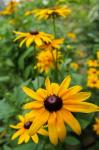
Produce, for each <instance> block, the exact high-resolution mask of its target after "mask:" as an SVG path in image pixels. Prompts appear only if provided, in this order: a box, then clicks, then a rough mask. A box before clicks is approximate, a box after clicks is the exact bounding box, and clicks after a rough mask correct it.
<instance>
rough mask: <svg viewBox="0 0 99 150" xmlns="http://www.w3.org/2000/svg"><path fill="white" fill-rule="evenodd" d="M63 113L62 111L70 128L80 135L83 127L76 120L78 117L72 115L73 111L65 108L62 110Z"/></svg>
mask: <svg viewBox="0 0 99 150" xmlns="http://www.w3.org/2000/svg"><path fill="white" fill-rule="evenodd" d="M61 113H62V116H63V119H64V121H65V123H66V124H67V125H68V126H70V128H71V129H72V130H73V131H74V132H75V133H76V134H78V135H80V134H81V127H80V124H79V122H78V121H77V120H76V118H75V117H74V116H73V115H72V113H71V112H69V111H67V110H65V109H62V110H61Z"/></svg>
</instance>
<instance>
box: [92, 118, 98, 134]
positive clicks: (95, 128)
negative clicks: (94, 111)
mask: <svg viewBox="0 0 99 150" xmlns="http://www.w3.org/2000/svg"><path fill="white" fill-rule="evenodd" d="M93 130H94V131H95V132H96V134H97V135H99V118H96V122H95V124H94V125H93Z"/></svg>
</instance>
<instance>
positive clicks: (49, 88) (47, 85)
mask: <svg viewBox="0 0 99 150" xmlns="http://www.w3.org/2000/svg"><path fill="white" fill-rule="evenodd" d="M45 87H46V90H47V94H48V95H51V93H52V88H51V83H50V80H49V78H48V77H47V78H46V80H45Z"/></svg>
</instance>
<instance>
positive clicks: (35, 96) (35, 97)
mask: <svg viewBox="0 0 99 150" xmlns="http://www.w3.org/2000/svg"><path fill="white" fill-rule="evenodd" d="M22 89H23V91H24V92H25V93H26V94H27V95H28V96H29V97H31V98H33V99H35V100H37V101H42V100H43V99H42V98H41V97H40V96H38V95H37V94H36V92H34V91H33V90H31V89H30V88H28V87H25V86H24V87H22Z"/></svg>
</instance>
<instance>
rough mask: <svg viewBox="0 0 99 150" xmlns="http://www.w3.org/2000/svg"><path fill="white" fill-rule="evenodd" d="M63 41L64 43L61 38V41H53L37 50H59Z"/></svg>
mask: <svg viewBox="0 0 99 150" xmlns="http://www.w3.org/2000/svg"><path fill="white" fill-rule="evenodd" d="M63 41H64V39H63V38H61V39H53V40H52V41H51V42H49V43H44V45H42V46H40V47H39V48H40V49H42V50H52V49H59V48H60V44H62V43H63Z"/></svg>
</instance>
